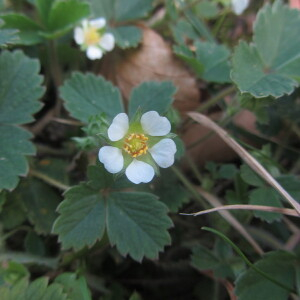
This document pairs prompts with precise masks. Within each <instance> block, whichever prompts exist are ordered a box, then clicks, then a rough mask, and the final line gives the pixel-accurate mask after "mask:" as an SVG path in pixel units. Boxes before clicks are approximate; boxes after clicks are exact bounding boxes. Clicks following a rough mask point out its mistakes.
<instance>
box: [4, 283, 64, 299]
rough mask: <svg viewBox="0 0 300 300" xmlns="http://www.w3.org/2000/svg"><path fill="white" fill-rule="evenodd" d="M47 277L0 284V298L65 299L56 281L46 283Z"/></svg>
mask: <svg viewBox="0 0 300 300" xmlns="http://www.w3.org/2000/svg"><path fill="white" fill-rule="evenodd" d="M48 283H49V279H48V278H46V277H41V278H39V279H36V280H35V281H33V282H32V283H29V282H28V279H27V278H24V279H22V280H20V281H19V282H17V283H16V284H15V285H13V286H5V285H3V286H1V287H0V294H1V300H12V299H13V300H41V299H42V300H53V299H55V300H66V299H67V295H66V294H65V293H64V292H63V289H62V286H61V285H60V284H58V283H52V284H50V285H48Z"/></svg>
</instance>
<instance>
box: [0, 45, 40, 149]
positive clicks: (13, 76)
mask: <svg viewBox="0 0 300 300" xmlns="http://www.w3.org/2000/svg"><path fill="white" fill-rule="evenodd" d="M39 71H40V64H39V62H38V60H36V59H31V58H28V57H27V56H25V55H24V54H23V52H21V51H14V52H8V51H4V52H3V53H2V54H1V55H0V124H1V123H2V124H3V123H5V124H24V123H28V122H31V121H33V117H32V114H33V113H35V112H37V111H38V110H39V109H40V108H41V103H40V102H38V101H37V100H38V99H39V98H40V97H41V96H42V94H43V92H44V88H43V87H41V83H42V80H43V77H42V76H40V75H39V74H38V73H39ZM1 148H2V147H1Z"/></svg>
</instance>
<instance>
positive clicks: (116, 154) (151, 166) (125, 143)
mask: <svg viewBox="0 0 300 300" xmlns="http://www.w3.org/2000/svg"><path fill="white" fill-rule="evenodd" d="M170 130H171V124H170V122H169V120H168V119H167V118H166V117H161V116H160V115H159V114H158V113H157V112H156V111H148V112H146V113H144V114H143V115H142V116H141V118H140V120H138V121H134V122H132V123H129V119H128V116H127V115H126V114H125V113H120V114H118V115H117V116H116V117H115V118H114V119H113V121H112V124H111V125H110V126H109V128H108V131H107V134H108V138H109V140H110V141H111V142H110V144H111V146H104V147H102V148H100V150H99V160H100V162H102V163H103V164H104V167H105V168H106V170H107V171H108V172H110V173H113V174H115V173H119V172H121V171H122V170H125V174H126V176H127V178H128V179H129V180H130V181H132V182H133V183H135V184H138V183H141V182H143V183H147V182H150V181H151V180H152V178H153V177H154V174H155V169H157V166H156V164H157V165H158V166H160V167H161V168H168V167H170V166H171V165H172V164H173V163H174V155H175V153H176V145H175V143H174V141H173V140H172V139H171V138H169V137H168V136H166V135H168V134H169V133H170Z"/></svg>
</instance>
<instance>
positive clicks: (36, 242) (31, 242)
mask: <svg viewBox="0 0 300 300" xmlns="http://www.w3.org/2000/svg"><path fill="white" fill-rule="evenodd" d="M24 246H25V249H26V252H27V253H30V254H33V255H36V256H45V254H46V247H45V244H44V242H43V240H42V239H41V238H40V237H39V236H38V235H37V234H36V233H35V232H34V231H29V232H28V233H27V235H26V238H25V242H24Z"/></svg>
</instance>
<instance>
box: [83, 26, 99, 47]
mask: <svg viewBox="0 0 300 300" xmlns="http://www.w3.org/2000/svg"><path fill="white" fill-rule="evenodd" d="M84 41H85V44H86V45H88V46H92V45H96V44H98V43H99V41H100V33H99V32H98V29H97V28H95V27H90V28H88V29H87V30H86V32H85V34H84Z"/></svg>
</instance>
